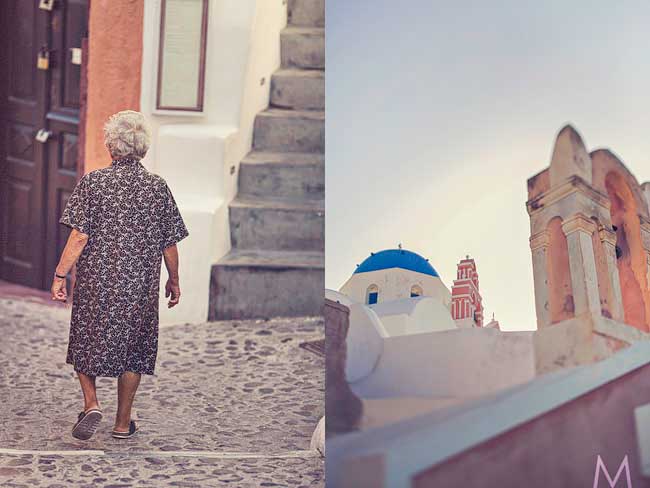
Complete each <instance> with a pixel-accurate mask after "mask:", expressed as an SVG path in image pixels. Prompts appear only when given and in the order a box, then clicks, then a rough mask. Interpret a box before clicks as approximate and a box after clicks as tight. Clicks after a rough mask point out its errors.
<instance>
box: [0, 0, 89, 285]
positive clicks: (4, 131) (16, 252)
mask: <svg viewBox="0 0 650 488" xmlns="http://www.w3.org/2000/svg"><path fill="white" fill-rule="evenodd" d="M39 3H40V1H39V0H10V1H8V2H7V3H6V6H4V5H3V6H4V7H5V12H3V15H2V21H0V22H2V24H3V25H0V29H1V30H0V36H2V39H0V44H1V45H0V57H1V59H0V65H2V66H6V67H7V69H3V70H2V73H1V74H0V78H1V79H0V279H4V280H7V281H12V282H14V283H19V284H23V285H26V286H31V287H35V288H47V287H49V284H50V282H51V277H52V274H53V272H54V267H55V266H56V260H57V258H58V254H59V253H60V251H61V250H62V249H63V245H64V244H65V240H66V239H67V234H68V231H67V230H66V229H65V228H64V227H63V226H60V225H59V224H58V219H59V217H60V215H61V211H62V210H63V206H64V205H65V203H66V201H67V198H68V196H69V195H70V192H71V191H72V189H73V188H74V185H75V184H76V181H77V177H78V174H77V167H78V147H77V146H78V144H77V141H78V137H79V114H80V103H79V85H80V69H81V67H80V65H79V64H75V62H76V61H77V59H73V52H72V51H71V49H72V48H81V46H82V38H83V37H85V36H87V19H88V0H65V1H64V0H54V2H53V9H52V10H51V11H48V10H43V9H41V8H39ZM42 48H46V49H47V50H48V52H49V68H48V69H47V70H41V69H37V66H36V64H37V57H38V54H39V51H40V50H41V49H42ZM40 129H44V130H46V131H49V132H50V134H51V135H50V136H49V138H48V139H47V141H45V142H38V141H36V139H35V136H36V134H37V132H38V131H39V130H40Z"/></svg>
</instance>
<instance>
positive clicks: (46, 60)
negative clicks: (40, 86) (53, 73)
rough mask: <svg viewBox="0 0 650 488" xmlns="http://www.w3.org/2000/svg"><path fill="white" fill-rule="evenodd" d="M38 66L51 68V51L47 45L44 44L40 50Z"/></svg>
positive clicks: (45, 68)
mask: <svg viewBox="0 0 650 488" xmlns="http://www.w3.org/2000/svg"><path fill="white" fill-rule="evenodd" d="M36 67H37V68H38V69H42V70H48V69H50V51H49V50H48V49H47V46H43V47H42V48H41V49H40V50H39V51H38V58H37V59H36Z"/></svg>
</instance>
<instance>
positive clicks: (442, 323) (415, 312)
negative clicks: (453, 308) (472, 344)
mask: <svg viewBox="0 0 650 488" xmlns="http://www.w3.org/2000/svg"><path fill="white" fill-rule="evenodd" d="M368 308H370V309H372V310H373V311H374V312H375V313H376V314H377V316H378V317H379V320H380V321H381V323H382V325H383V326H384V329H386V332H387V333H388V335H389V336H391V337H393V336H398V335H406V334H421V333H423V332H440V331H443V330H453V329H456V323H455V322H454V320H453V319H452V317H451V314H450V313H449V310H448V309H447V307H445V306H444V304H443V303H442V302H441V301H440V300H438V299H437V298H433V297H421V298H403V299H401V300H395V301H392V302H384V303H380V304H377V305H370V306H369V307H368Z"/></svg>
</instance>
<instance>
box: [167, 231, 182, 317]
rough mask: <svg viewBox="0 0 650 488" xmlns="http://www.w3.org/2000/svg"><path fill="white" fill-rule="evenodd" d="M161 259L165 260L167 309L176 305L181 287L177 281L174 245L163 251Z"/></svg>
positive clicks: (176, 256)
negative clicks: (167, 275)
mask: <svg viewBox="0 0 650 488" xmlns="http://www.w3.org/2000/svg"><path fill="white" fill-rule="evenodd" d="M163 258H164V259H165V267H166V268H167V273H168V274H169V278H168V279H167V284H166V285H165V297H170V299H169V302H168V303H167V308H172V307H173V306H175V305H177V304H178V301H179V300H180V298H181V287H180V284H179V281H178V248H177V247H176V244H174V245H173V246H169V247H168V248H166V249H165V250H164V251H163Z"/></svg>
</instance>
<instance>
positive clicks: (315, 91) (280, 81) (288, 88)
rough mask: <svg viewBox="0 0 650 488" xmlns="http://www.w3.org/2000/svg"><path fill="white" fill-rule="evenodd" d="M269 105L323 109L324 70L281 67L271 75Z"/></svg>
mask: <svg viewBox="0 0 650 488" xmlns="http://www.w3.org/2000/svg"><path fill="white" fill-rule="evenodd" d="M271 105H273V106H275V107H280V108H295V109H298V110H325V72H324V71H320V70H304V69H282V70H279V71H277V72H275V73H274V74H273V76H272V77H271Z"/></svg>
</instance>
